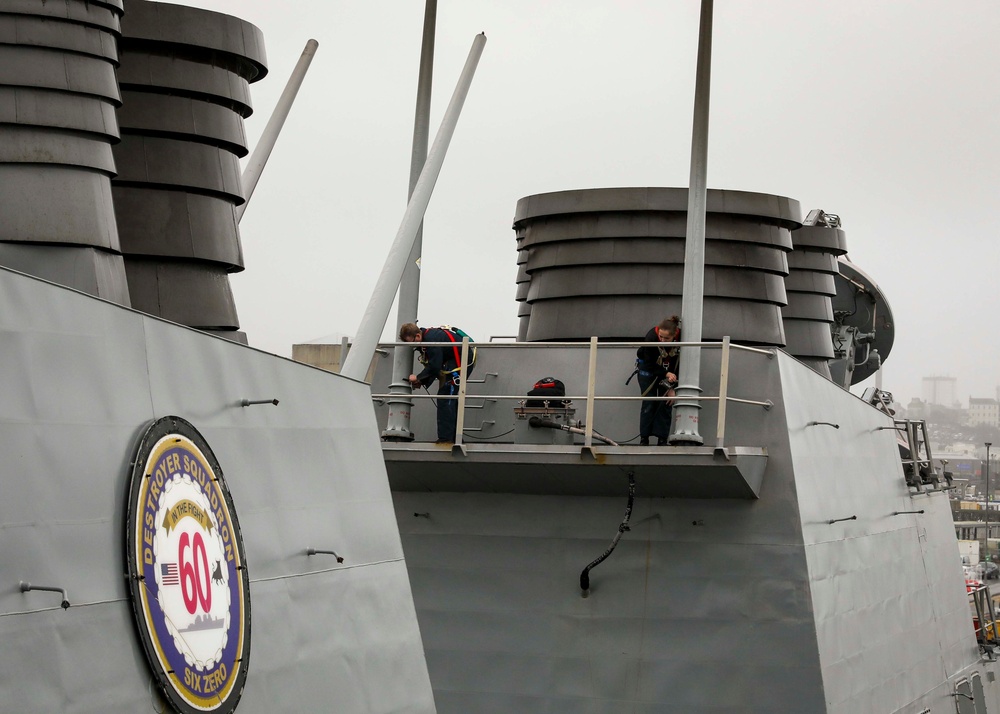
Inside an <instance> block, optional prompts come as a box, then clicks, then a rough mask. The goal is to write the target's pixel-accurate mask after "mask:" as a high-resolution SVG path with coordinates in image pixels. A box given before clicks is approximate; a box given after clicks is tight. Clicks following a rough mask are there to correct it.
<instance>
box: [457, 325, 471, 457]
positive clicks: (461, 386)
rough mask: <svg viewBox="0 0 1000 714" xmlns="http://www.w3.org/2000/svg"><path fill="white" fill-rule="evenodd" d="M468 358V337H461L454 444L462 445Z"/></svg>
mask: <svg viewBox="0 0 1000 714" xmlns="http://www.w3.org/2000/svg"><path fill="white" fill-rule="evenodd" d="M468 358H469V338H468V337H463V338H462V362H461V364H459V365H458V418H457V420H456V421H455V446H461V445H462V430H463V429H464V428H465V377H466V374H467V373H466V371H465V363H466V360H468Z"/></svg>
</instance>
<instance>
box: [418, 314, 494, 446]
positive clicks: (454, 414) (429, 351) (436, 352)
mask: <svg viewBox="0 0 1000 714" xmlns="http://www.w3.org/2000/svg"><path fill="white" fill-rule="evenodd" d="M465 336H466V335H465V333H464V332H462V331H461V330H459V329H456V328H454V327H448V326H443V327H426V328H424V327H417V326H416V325H415V324H414V323H412V322H407V323H406V324H404V325H403V326H402V327H400V328H399V339H400V340H402V341H403V342H417V343H420V342H449V343H451V344H450V345H446V346H443V347H419V348H418V350H419V354H418V356H417V358H418V359H419V360H420V363H421V364H422V365H424V369H423V370H422V371H421V372H420V374H411V375H410V376H409V381H410V384H411V385H413V386H414V387H417V386H420V385H422V386H424V387H428V386H430V385H431V383H433V382H434V380H438V392H437V393H438V395H439V396H455V395H457V394H458V382H459V374H458V372H459V364H460V362H461V355H462V338H463V337H465ZM470 341H471V340H470ZM475 366H476V357H475V349H474V348H472V349H470V350H469V364H468V365H466V368H465V376H466V378H468V376H469V375H470V374H472V369H473V367H475ZM435 401H436V402H437V441H438V443H439V444H444V443H454V441H455V429H456V427H457V424H458V400H457V399H437V400H435Z"/></svg>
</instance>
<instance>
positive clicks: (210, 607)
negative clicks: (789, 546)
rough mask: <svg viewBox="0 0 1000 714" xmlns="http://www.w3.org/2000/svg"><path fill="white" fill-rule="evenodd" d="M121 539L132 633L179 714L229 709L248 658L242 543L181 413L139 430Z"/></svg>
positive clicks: (210, 460) (212, 461) (215, 475)
mask: <svg viewBox="0 0 1000 714" xmlns="http://www.w3.org/2000/svg"><path fill="white" fill-rule="evenodd" d="M126 539H127V544H126V562H127V566H128V576H129V584H130V588H131V594H132V605H133V609H134V611H135V617H136V623H137V625H138V629H139V636H140V639H141V640H142V644H143V648H144V649H145V651H146V656H147V658H148V659H149V663H150V666H151V667H152V669H153V673H154V676H155V678H156V679H157V681H158V682H159V684H160V687H161V689H162V690H163V692H164V694H165V695H166V698H167V700H168V701H169V702H170V703H171V704H172V705H173V707H174V708H175V709H176V710H177V711H179V712H182V714H193V713H194V712H220V713H222V714H228V713H229V712H232V711H233V710H234V709H235V708H236V704H237V703H238V702H239V699H240V695H241V694H242V692H243V685H244V682H245V681H246V676H247V665H248V664H249V655H250V589H249V577H248V574H247V569H246V566H245V555H244V551H243V540H242V538H241V537H240V527H239V522H238V521H237V519H236V512H235V510H234V508H233V501H232V498H231V496H230V495H229V489H228V488H227V486H226V481H225V479H224V478H223V474H222V469H221V468H220V467H219V463H218V461H217V460H216V458H215V455H214V454H213V453H212V450H211V448H210V447H209V445H208V443H207V442H206V441H205V439H204V438H203V437H202V435H201V434H200V433H198V431H197V429H195V428H194V427H193V426H192V425H191V424H189V423H188V422H187V421H185V420H184V419H181V418H180V417H175V416H170V417H164V418H162V419H159V420H157V421H156V422H154V423H153V425H152V426H150V427H149V429H148V430H147V431H146V433H145V434H144V435H143V437H142V440H141V442H140V444H139V450H138V454H137V455H136V459H135V463H134V465H133V468H132V481H131V485H130V488H129V498H128V522H127V536H126Z"/></svg>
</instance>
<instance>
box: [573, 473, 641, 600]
mask: <svg viewBox="0 0 1000 714" xmlns="http://www.w3.org/2000/svg"><path fill="white" fill-rule="evenodd" d="M634 501H635V475H634V474H633V473H632V472H631V471H629V472H628V505H626V506H625V518H624V519H622V522H621V524H620V525H619V526H618V532H617V533H615V537H614V538H613V539H612V540H611V545H609V546H608V549H607V550H606V551H604V552H603V553H601V555H600V556H599V557H597V558H595V559H594V560H593V562H591V563H590V565H588V566H587V567H586V568H584V569H583V572H582V573H580V590H582V591H583V597H587V596H588V595H590V571H591V570H593V569H594V568H596V567H597V566H598V565H600V564H601V563H603V562H604V561H605V559H606V558H607V557H608V556H609V555H611V553H612V552H613V551H614V549H615V546H617V545H618V541H620V540H621V539H622V534H624V533H625V531H627V530H629V527H628V520H629V518H631V517H632V504H633V502H634Z"/></svg>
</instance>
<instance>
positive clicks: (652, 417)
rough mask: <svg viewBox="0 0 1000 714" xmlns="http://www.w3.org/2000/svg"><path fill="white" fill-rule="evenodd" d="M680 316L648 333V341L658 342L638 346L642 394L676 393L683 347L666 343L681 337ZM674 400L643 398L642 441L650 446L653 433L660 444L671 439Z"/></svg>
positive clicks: (637, 362)
mask: <svg viewBox="0 0 1000 714" xmlns="http://www.w3.org/2000/svg"><path fill="white" fill-rule="evenodd" d="M680 337H681V330H680V318H679V317H677V316H676V315H673V316H671V317H668V318H666V319H664V320H663V321H662V322H660V324H659V325H657V326H656V327H654V328H652V329H651V330H650V331H649V332H647V333H646V342H655V343H656V346H655V347H654V346H653V345H650V346H649V347H640V348H639V349H638V350H636V357H638V359H637V360H636V375H637V376H638V379H639V391H640V392H641V394H642V396H644V397H645V396H650V397H665V396H667V397H669V396H673V391H674V387H675V386H676V385H677V368H678V362H679V357H680V348H679V347H671V346H669V345H666V344H664V343H670V342H677V341H679V340H680ZM671 410H672V407H671V404H670V402H666V401H662V402H654V401H643V403H642V408H641V409H640V411H639V445H640V446H648V445H649V437H650V436H655V437H656V443H657V446H663V445H665V444H666V443H667V437H669V436H670V412H671Z"/></svg>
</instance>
